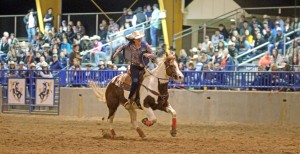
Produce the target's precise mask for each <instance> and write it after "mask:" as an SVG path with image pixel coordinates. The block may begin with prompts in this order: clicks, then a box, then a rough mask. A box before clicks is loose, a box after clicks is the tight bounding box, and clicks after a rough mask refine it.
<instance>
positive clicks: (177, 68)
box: [173, 60, 184, 82]
mask: <svg viewBox="0 0 300 154" xmlns="http://www.w3.org/2000/svg"><path fill="white" fill-rule="evenodd" d="M173 64H174V66H175V67H176V75H177V76H178V79H177V80H175V79H174V80H175V81H176V82H182V81H183V77H184V76H183V74H182V72H181V71H180V70H179V67H178V63H177V62H176V60H174V61H173ZM179 77H181V78H179Z"/></svg>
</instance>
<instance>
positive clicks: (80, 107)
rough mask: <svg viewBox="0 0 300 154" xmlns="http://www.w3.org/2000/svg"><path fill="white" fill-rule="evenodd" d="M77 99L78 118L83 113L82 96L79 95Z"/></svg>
mask: <svg viewBox="0 0 300 154" xmlns="http://www.w3.org/2000/svg"><path fill="white" fill-rule="evenodd" d="M78 97H79V99H78V117H79V118H81V117H82V111H83V102H82V94H79V96H78Z"/></svg>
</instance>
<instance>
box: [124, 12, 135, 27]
mask: <svg viewBox="0 0 300 154" xmlns="http://www.w3.org/2000/svg"><path fill="white" fill-rule="evenodd" d="M132 18H133V12H132V10H131V9H127V15H126V22H128V23H129V24H130V27H131V26H132Z"/></svg>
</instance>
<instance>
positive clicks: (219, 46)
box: [217, 41, 227, 50]
mask: <svg viewBox="0 0 300 154" xmlns="http://www.w3.org/2000/svg"><path fill="white" fill-rule="evenodd" d="M226 48H227V47H225V44H224V42H223V41H219V42H218V47H217V49H218V50H225V49H226Z"/></svg>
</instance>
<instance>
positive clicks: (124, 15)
mask: <svg viewBox="0 0 300 154" xmlns="http://www.w3.org/2000/svg"><path fill="white" fill-rule="evenodd" d="M126 16H127V8H123V14H122V16H121V18H120V22H119V24H120V26H121V27H122V26H125V22H126ZM100 37H101V36H100Z"/></svg>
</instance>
